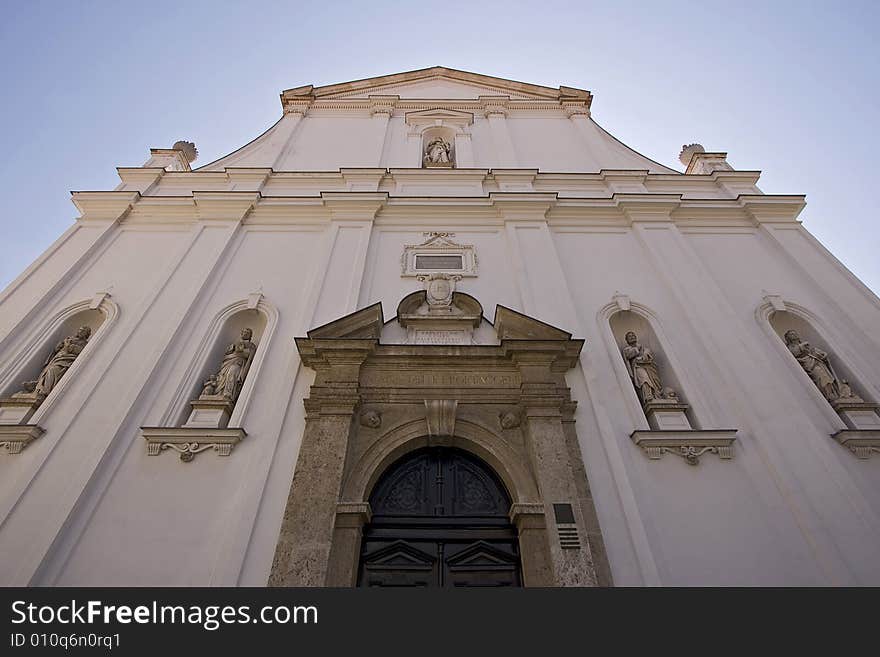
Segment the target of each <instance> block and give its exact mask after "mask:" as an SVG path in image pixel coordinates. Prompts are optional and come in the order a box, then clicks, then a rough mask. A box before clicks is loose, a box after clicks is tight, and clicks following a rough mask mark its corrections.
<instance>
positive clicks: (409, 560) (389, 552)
mask: <svg viewBox="0 0 880 657" xmlns="http://www.w3.org/2000/svg"><path fill="white" fill-rule="evenodd" d="M436 560H437V558H436V557H434V556H433V555H430V554H428V553H427V552H423V551H422V550H419V549H418V548H415V547H413V546H412V545H410V544H409V543H407V542H406V541H395V542H394V543H392V544H391V545H386V546H385V547H383V548H379V549H378V550H373V551H372V552H369V553H367V554H365V555H364V557H363V562H364V565H366V566H369V567H371V568H377V567H378V568H395V569H419V570H421V569H428V568H431V566H432V565H433V564H434V562H435V561H436Z"/></svg>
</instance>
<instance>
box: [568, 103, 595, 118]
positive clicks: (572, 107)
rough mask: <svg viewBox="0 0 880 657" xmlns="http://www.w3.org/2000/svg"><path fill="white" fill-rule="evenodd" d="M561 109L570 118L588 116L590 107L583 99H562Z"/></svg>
mask: <svg viewBox="0 0 880 657" xmlns="http://www.w3.org/2000/svg"><path fill="white" fill-rule="evenodd" d="M561 105H562V109H563V111H564V112H565V114H566V116H568V118H570V119H574V118H589V116H590V108H589V106H588V105H587V102H586V101H585V100H563V101H561Z"/></svg>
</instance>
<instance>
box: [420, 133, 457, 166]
mask: <svg viewBox="0 0 880 657" xmlns="http://www.w3.org/2000/svg"><path fill="white" fill-rule="evenodd" d="M425 162H426V163H429V164H447V163H449V162H452V146H451V145H450V144H449V142H448V141H446V140H445V139H443V137H435V138H434V139H432V140H431V141H430V142H428V146H427V148H425Z"/></svg>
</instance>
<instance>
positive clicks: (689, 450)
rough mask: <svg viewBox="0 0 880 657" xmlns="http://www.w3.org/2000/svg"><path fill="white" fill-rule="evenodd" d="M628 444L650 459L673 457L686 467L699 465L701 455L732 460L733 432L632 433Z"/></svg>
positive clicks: (729, 430) (720, 430)
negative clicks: (630, 443) (672, 455)
mask: <svg viewBox="0 0 880 657" xmlns="http://www.w3.org/2000/svg"><path fill="white" fill-rule="evenodd" d="M630 438H632V441H633V442H634V443H635V444H636V445H638V446H639V447H641V448H642V450H644V452H645V454H647V455H648V458H650V459H659V458H661V457H662V456H663V454H675V455H676V456H680V457H682V458H683V459H684V460H685V461H687V463H688V465H699V463H700V457H701V456H703V455H704V454H707V453H709V454H717V455H718V458H721V459H725V460H726V459H732V458H733V443H734V441H736V429H708V430H696V429H692V430H690V431H641V430H640V431H633V432H632V434H630Z"/></svg>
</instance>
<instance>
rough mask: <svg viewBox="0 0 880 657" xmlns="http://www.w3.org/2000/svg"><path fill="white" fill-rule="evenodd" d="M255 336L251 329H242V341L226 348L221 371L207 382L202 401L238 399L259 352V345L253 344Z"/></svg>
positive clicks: (233, 400) (232, 400) (201, 396)
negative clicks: (216, 398)
mask: <svg viewBox="0 0 880 657" xmlns="http://www.w3.org/2000/svg"><path fill="white" fill-rule="evenodd" d="M253 335H254V333H253V331H251V329H249V328H245V329H242V331H241V339H240V340H236V341H235V342H233V343H232V344H230V345H229V346H228V347H226V353H225V355H224V356H223V362H222V363H220V369H219V370H218V372H217V374H216V375H212V376H211V377H209V378H208V379H207V380H206V381H205V383H204V384H203V385H204V388H203V390H202V394H201V395H200V396H199V398H200V399H205V398H210V397H223V398H224V399H228V400H229V401H231V402H235V400H236V399H238V393H239V392H241V386H242V384H244V379H245V377H246V376H247V373H248V370H249V369H250V367H251V361H253V358H254V354H255V353H256V351H257V345H255V344H254V343H253V342H251V338H252V337H253Z"/></svg>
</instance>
